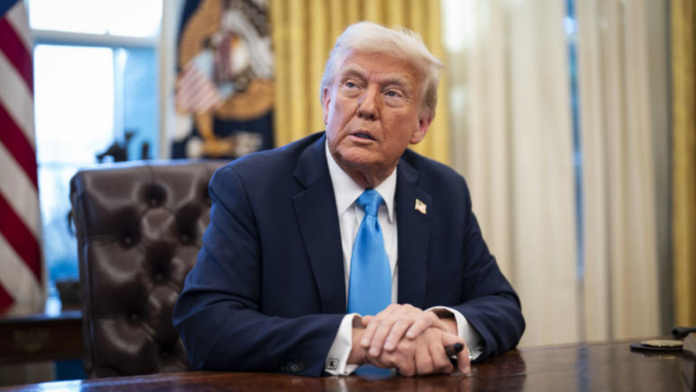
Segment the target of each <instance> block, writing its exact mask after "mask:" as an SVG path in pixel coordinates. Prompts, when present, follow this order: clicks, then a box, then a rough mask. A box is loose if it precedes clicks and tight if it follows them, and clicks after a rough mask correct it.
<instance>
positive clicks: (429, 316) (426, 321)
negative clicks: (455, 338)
mask: <svg viewBox="0 0 696 392" xmlns="http://www.w3.org/2000/svg"><path fill="white" fill-rule="evenodd" d="M430 327H437V328H439V329H441V330H443V331H445V332H447V327H446V326H445V324H444V323H443V322H442V321H440V318H439V317H437V315H435V313H433V312H424V313H423V314H422V315H421V316H420V317H418V318H417V319H416V321H415V322H414V323H413V324H412V325H411V327H410V328H409V329H408V332H407V333H406V337H407V338H409V339H415V338H417V337H418V336H420V334H422V333H423V331H425V330H426V329H428V328H430Z"/></svg>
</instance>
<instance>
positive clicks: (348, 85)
mask: <svg viewBox="0 0 696 392" xmlns="http://www.w3.org/2000/svg"><path fill="white" fill-rule="evenodd" d="M346 87H348V88H353V87H358V86H357V85H356V84H355V83H353V82H346Z"/></svg>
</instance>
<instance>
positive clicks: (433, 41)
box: [270, 0, 450, 164]
mask: <svg viewBox="0 0 696 392" xmlns="http://www.w3.org/2000/svg"><path fill="white" fill-rule="evenodd" d="M270 10H271V18H272V20H271V23H272V27H273V45H274V48H275V53H276V67H275V72H276V85H277V88H276V101H275V102H276V103H275V108H274V109H275V110H274V115H275V118H274V126H275V138H276V144H277V145H278V146H282V145H285V144H287V143H290V142H292V141H294V140H297V139H299V138H302V137H304V136H307V135H310V134H312V133H314V132H317V131H320V130H323V129H324V124H323V121H322V114H321V110H322V108H321V104H320V102H319V82H320V81H321V75H322V72H323V70H324V64H325V63H326V60H327V59H328V53H329V51H330V50H331V48H332V47H333V44H334V43H335V41H336V38H337V37H338V36H339V35H340V34H341V32H343V30H344V29H345V28H346V27H347V26H348V25H350V24H352V23H355V22H359V21H361V20H367V21H371V22H376V23H380V24H383V25H386V26H388V27H393V26H394V25H399V26H403V27H407V28H409V29H412V30H414V31H415V32H417V33H419V34H421V36H422V37H423V41H424V42H425V44H426V46H427V47H428V49H430V51H431V52H432V53H433V54H434V55H435V56H436V57H438V58H440V59H441V60H443V58H442V54H443V49H442V40H441V33H440V29H441V25H440V2H439V1H438V0H408V1H403V0H330V1H325V0H271V1H270ZM438 99H439V104H438V111H437V115H436V116H435V119H434V121H433V124H432V125H431V127H430V131H429V132H428V136H426V138H425V140H424V141H423V142H421V143H420V144H418V145H416V146H413V149H414V150H416V151H418V152H419V153H421V154H423V155H425V156H427V157H430V158H433V159H436V160H438V161H440V162H443V163H445V164H447V163H449V160H450V153H449V147H448V144H449V130H448V115H447V75H446V73H443V75H442V77H441V80H440V88H439V91H438Z"/></svg>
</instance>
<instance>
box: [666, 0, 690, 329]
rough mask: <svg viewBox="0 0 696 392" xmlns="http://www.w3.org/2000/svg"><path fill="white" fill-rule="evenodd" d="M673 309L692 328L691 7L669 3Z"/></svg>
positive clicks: (678, 0)
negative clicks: (671, 114)
mask: <svg viewBox="0 0 696 392" xmlns="http://www.w3.org/2000/svg"><path fill="white" fill-rule="evenodd" d="M671 5H672V7H671V10H672V15H671V17H672V78H673V79H672V91H673V92H672V94H673V96H672V100H673V105H674V107H673V116H674V118H673V124H674V125H673V131H674V138H673V143H674V145H673V148H674V152H673V153H674V162H673V163H674V177H673V181H674V183H673V190H674V199H673V200H674V207H673V208H674V210H673V225H674V226H673V229H674V310H675V322H676V324H677V325H684V326H696V84H694V83H696V79H695V78H694V71H696V51H695V50H694V49H695V46H696V29H694V24H695V23H694V22H695V21H696V7H695V6H694V2H693V0H672V3H671Z"/></svg>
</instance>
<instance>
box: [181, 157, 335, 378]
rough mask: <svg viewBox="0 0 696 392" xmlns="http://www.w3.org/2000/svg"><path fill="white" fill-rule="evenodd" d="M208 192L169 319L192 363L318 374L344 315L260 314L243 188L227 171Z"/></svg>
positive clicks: (254, 237) (255, 246)
mask: <svg viewBox="0 0 696 392" xmlns="http://www.w3.org/2000/svg"><path fill="white" fill-rule="evenodd" d="M209 191H210V197H211V199H212V208H211V212H210V224H209V226H208V229H207V230H206V232H205V234H204V236H203V246H202V249H201V251H200V253H199V255H198V260H197V262H196V265H195V267H194V268H193V269H192V270H191V272H190V274H189V275H188V276H187V278H186V282H185V285H184V289H183V291H182V293H181V296H180V297H179V299H178V301H177V304H176V306H175V309H174V314H173V321H174V325H175V327H176V329H177V331H178V332H179V335H180V336H181V338H182V340H183V343H184V346H185V348H186V351H187V354H188V356H189V359H190V361H191V363H192V365H193V366H194V367H195V368H197V369H207V370H232V371H275V372H287V373H293V374H300V375H307V376H319V375H321V374H322V372H323V369H324V361H325V359H326V355H327V353H328V351H329V348H330V347H331V344H332V342H333V340H334V338H335V337H336V333H337V331H338V328H339V325H340V323H341V320H342V318H343V315H341V314H331V315H329V314H313V315H305V316H300V317H296V318H284V317H275V316H269V315H265V314H263V309H260V303H261V301H260V295H261V292H262V289H261V287H262V283H263V282H262V274H261V265H262V263H263V251H262V250H263V248H262V245H261V244H260V241H259V233H258V228H257V222H256V220H255V217H254V214H253V212H252V209H251V208H250V204H249V200H248V198H247V193H246V192H245V189H244V184H243V183H242V182H241V181H240V178H239V177H238V175H237V174H236V173H235V171H234V168H231V167H229V166H228V167H225V168H223V169H221V170H218V171H217V172H216V173H215V175H214V176H213V178H212V180H211V182H210V187H209ZM264 245H265V246H273V244H264ZM288 262H291V261H288ZM266 289H268V288H266Z"/></svg>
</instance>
